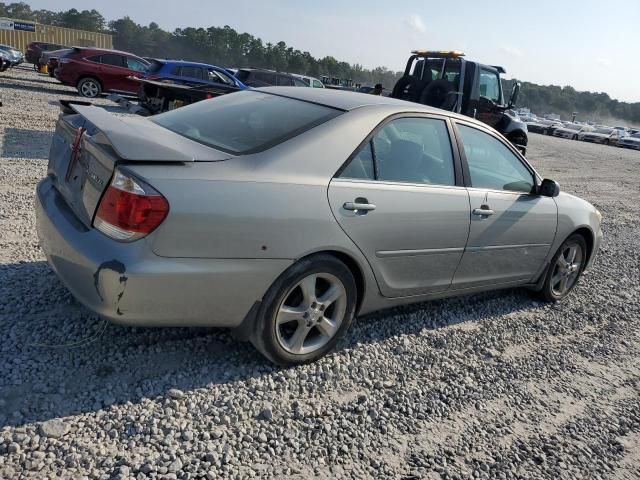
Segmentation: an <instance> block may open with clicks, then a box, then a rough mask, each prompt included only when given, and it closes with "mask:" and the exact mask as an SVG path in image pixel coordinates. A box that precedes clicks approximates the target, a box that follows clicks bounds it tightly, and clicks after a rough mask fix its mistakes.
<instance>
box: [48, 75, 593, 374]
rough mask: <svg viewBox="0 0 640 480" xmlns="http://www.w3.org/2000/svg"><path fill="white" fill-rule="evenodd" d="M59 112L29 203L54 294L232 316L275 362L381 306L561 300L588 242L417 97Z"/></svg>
mask: <svg viewBox="0 0 640 480" xmlns="http://www.w3.org/2000/svg"><path fill="white" fill-rule="evenodd" d="M62 110H63V111H62V114H61V115H60V119H59V121H58V124H57V127H56V132H55V135H54V138H53V144H52V147H51V153H50V159H49V167H48V175H47V177H46V178H45V179H43V180H42V181H41V182H40V184H39V185H38V188H37V201H36V209H37V225H38V234H39V238H40V242H41V245H42V248H43V250H44V252H45V253H46V256H47V259H48V261H49V264H50V265H51V267H52V268H53V269H54V270H55V271H56V272H57V274H58V275H59V277H60V278H61V279H62V280H63V282H64V283H65V284H66V285H67V287H68V288H69V290H71V292H72V293H73V294H74V295H75V296H76V297H77V298H78V299H79V300H80V301H81V302H82V303H83V304H84V305H86V306H87V307H88V308H89V309H91V310H93V311H94V312H96V313H98V314H99V315H101V316H103V317H106V318H108V319H110V320H113V321H116V322H120V323H125V324H130V325H139V326H168V325H174V326H175V325H178V326H198V325H200V326H220V327H231V328H233V329H234V330H235V331H236V332H237V334H238V335H239V336H240V337H241V338H245V339H249V340H251V342H252V343H253V344H254V345H255V346H256V347H257V348H258V349H259V350H260V351H261V352H262V353H263V354H264V355H265V356H266V357H268V358H269V359H270V360H272V361H273V362H276V363H279V364H282V365H290V364H297V363H304V362H309V361H312V360H315V359H317V358H319V357H320V356H322V355H324V354H326V353H327V352H328V351H329V350H331V349H332V348H333V347H334V345H335V344H336V342H337V341H338V339H339V338H340V337H341V336H343V335H344V334H345V332H346V331H347V330H348V328H349V325H350V324H351V323H352V322H353V319H354V317H355V316H356V315H359V314H365V313H368V312H372V311H374V310H378V309H383V308H387V307H391V306H395V305H399V304H406V303H412V302H422V301H425V300H429V299H434V298H442V297H447V296H452V295H461V294H468V293H472V292H479V291H485V290H492V289H498V288H507V287H516V286H524V287H528V288H530V289H532V290H534V291H536V292H538V294H539V295H540V297H541V298H543V299H544V300H547V301H551V302H555V301H558V300H561V299H562V298H563V297H565V296H566V295H567V294H568V293H569V292H570V291H571V290H572V289H573V288H574V287H575V285H576V283H577V282H578V279H579V277H580V275H581V274H582V272H583V271H584V270H585V268H588V267H589V266H590V265H591V264H593V261H594V259H595V256H596V253H597V251H598V247H599V245H600V242H601V239H602V231H601V229H600V221H601V215H600V213H599V212H598V210H597V209H596V208H594V207H593V206H592V205H590V204H589V203H587V202H586V201H584V200H581V199H579V198H577V197H574V196H572V195H569V194H566V193H560V191H559V186H558V184H557V183H556V182H554V181H553V180H549V179H545V180H543V179H542V178H541V177H540V176H539V175H538V174H537V173H536V171H535V170H534V169H533V168H532V166H531V165H529V163H528V162H527V161H526V160H525V158H524V157H522V156H521V155H520V154H519V153H518V151H517V150H515V149H514V148H513V146H512V145H511V144H510V143H509V142H508V141H507V140H505V139H504V138H503V137H502V136H500V135H499V134H498V133H496V132H495V131H494V130H492V129H490V128H489V127H487V126H486V125H484V124H482V123H480V122H477V121H475V120H473V119H470V118H467V117H462V116H458V115H455V114H452V113H450V112H445V111H441V110H437V109H432V108H428V107H423V106H421V105H418V104H415V103H407V102H403V101H400V100H395V99H390V98H387V97H376V96H372V95H362V94H359V93H350V92H338V91H332V90H326V89H311V88H309V89H303V88H283V87H280V88H265V89H259V90H253V91H244V92H238V93H234V94H230V95H225V96H223V97H219V98H216V99H212V100H206V101H203V102H200V103H197V104H194V105H190V106H188V107H184V108H180V109H177V110H173V111H170V112H167V113H164V114H162V115H158V116H155V117H152V118H150V119H144V118H124V117H116V116H113V115H111V114H109V113H107V112H106V111H105V110H103V109H101V108H98V107H94V106H87V105H81V104H79V103H78V104H74V103H73V102H63V106H62Z"/></svg>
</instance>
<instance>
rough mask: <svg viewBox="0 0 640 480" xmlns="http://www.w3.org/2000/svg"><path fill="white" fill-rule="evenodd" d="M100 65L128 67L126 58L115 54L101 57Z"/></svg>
mask: <svg viewBox="0 0 640 480" xmlns="http://www.w3.org/2000/svg"><path fill="white" fill-rule="evenodd" d="M100 63H102V64H105V65H113V66H114V67H124V66H125V65H126V64H125V58H124V57H123V56H122V55H114V54H113V53H107V54H105V55H100Z"/></svg>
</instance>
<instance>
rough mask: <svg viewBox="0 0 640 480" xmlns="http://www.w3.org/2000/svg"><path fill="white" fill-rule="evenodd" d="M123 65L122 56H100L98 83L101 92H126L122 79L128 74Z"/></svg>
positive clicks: (111, 54)
mask: <svg viewBox="0 0 640 480" xmlns="http://www.w3.org/2000/svg"><path fill="white" fill-rule="evenodd" d="M125 65H126V62H125V57H124V55H118V54H115V53H105V54H102V55H100V81H101V82H102V88H103V90H118V91H128V90H127V84H126V83H125V82H124V81H123V79H124V77H125V76H126V75H129V74H130V73H129V69H128V68H126V67H125Z"/></svg>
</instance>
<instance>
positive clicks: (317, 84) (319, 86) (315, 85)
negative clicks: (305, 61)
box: [313, 80, 324, 88]
mask: <svg viewBox="0 0 640 480" xmlns="http://www.w3.org/2000/svg"><path fill="white" fill-rule="evenodd" d="M313 87H314V88H322V87H324V85H322V82H319V81H318V80H314V81H313Z"/></svg>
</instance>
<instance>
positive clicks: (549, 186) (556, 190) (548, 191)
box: [538, 178, 560, 197]
mask: <svg viewBox="0 0 640 480" xmlns="http://www.w3.org/2000/svg"><path fill="white" fill-rule="evenodd" d="M538 194H540V195H542V196H543V197H557V196H558V195H560V184H559V183H558V182H556V181H555V180H551V179H549V178H545V179H544V180H542V183H541V184H540V187H538Z"/></svg>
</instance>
